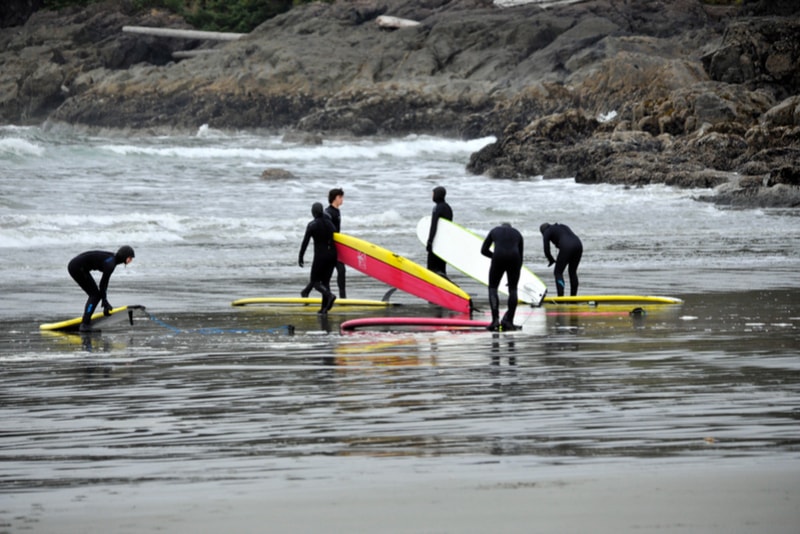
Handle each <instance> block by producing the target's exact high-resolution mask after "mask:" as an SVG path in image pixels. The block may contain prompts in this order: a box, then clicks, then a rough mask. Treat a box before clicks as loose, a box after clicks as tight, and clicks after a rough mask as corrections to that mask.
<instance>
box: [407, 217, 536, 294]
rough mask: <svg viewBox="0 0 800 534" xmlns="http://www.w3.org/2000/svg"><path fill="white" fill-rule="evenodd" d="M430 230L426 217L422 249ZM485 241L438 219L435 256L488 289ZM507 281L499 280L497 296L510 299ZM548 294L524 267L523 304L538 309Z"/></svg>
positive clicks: (420, 227) (419, 228) (421, 224)
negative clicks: (498, 293) (501, 294)
mask: <svg viewBox="0 0 800 534" xmlns="http://www.w3.org/2000/svg"><path fill="white" fill-rule="evenodd" d="M430 227H431V216H430V215H426V216H425V217H423V218H422V219H420V220H419V222H418V223H417V238H418V239H419V240H420V241H421V242H422V244H423V245H425V244H427V242H428V232H429V231H430ZM485 238H486V237H485V236H483V237H481V236H480V235H478V234H476V233H475V232H473V231H471V230H467V229H466V228H464V227H463V226H460V225H458V224H456V223H454V222H452V221H448V220H447V219H439V224H438V225H437V227H436V237H434V239H433V252H434V254H436V255H437V256H439V257H440V258H442V259H443V260H444V261H446V262H447V263H448V264H449V265H452V266H453V267H455V268H456V269H458V270H459V271H461V272H462V273H464V274H465V275H467V276H469V277H471V278H474V279H475V280H477V281H478V282H480V283H482V284H483V285H485V286H488V285H489V267H490V266H491V264H492V260H491V259H490V258H487V257H486V256H484V255H483V254H481V247H482V246H483V241H484V239H485ZM507 284H508V282H506V277H505V276H503V278H502V280H500V287H498V288H497V290H498V292H500V293H503V294H504V295H508V289H507ZM546 293H547V286H546V285H545V283H544V282H542V281H541V279H539V277H538V276H536V275H535V274H534V273H533V271H531V270H530V269H529V268H527V267H525V266H524V265H523V266H522V270H521V271H520V278H519V284H517V295H518V297H519V300H520V301H521V302H525V303H528V304H531V305H532V306H539V305H540V304H541V303H542V299H543V298H544V296H545V294H546Z"/></svg>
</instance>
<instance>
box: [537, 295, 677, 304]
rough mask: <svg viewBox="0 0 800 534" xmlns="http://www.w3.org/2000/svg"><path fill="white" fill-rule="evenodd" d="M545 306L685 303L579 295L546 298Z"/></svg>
mask: <svg viewBox="0 0 800 534" xmlns="http://www.w3.org/2000/svg"><path fill="white" fill-rule="evenodd" d="M544 304H545V305H563V304H573V305H584V306H598V305H601V304H631V305H648V304H656V305H675V304H683V301H682V300H681V299H679V298H675V297H660V296H649V295H577V296H574V297H567V296H564V297H558V296H555V297H545V299H544Z"/></svg>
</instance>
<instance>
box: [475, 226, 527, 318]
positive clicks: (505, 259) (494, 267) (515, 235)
mask: <svg viewBox="0 0 800 534" xmlns="http://www.w3.org/2000/svg"><path fill="white" fill-rule="evenodd" d="M492 244H494V252H493V251H492V248H491V247H492ZM523 248H524V244H523V239H522V234H521V233H519V231H518V230H517V229H516V228H513V227H512V226H511V225H510V224H509V223H503V224H501V225H500V226H496V227H494V228H492V230H491V231H490V232H489V235H487V236H486V239H485V240H484V241H483V246H482V247H481V254H483V255H484V256H486V257H488V258H491V259H492V263H491V266H490V267H489V307H490V308H491V309H492V323H491V324H490V325H489V327H488V328H489V330H505V331H509V330H517V329H518V328H519V327H518V326H515V325H514V314H515V313H516V312H517V302H518V301H519V297H518V296H517V284H519V274H520V271H521V270H522V252H523ZM504 274H505V275H506V281H507V282H508V310H506V313H505V314H504V315H503V320H502V321H499V320H498V319H499V317H500V297H499V295H498V294H497V288H498V287H499V286H500V280H501V279H502V278H503V275H504Z"/></svg>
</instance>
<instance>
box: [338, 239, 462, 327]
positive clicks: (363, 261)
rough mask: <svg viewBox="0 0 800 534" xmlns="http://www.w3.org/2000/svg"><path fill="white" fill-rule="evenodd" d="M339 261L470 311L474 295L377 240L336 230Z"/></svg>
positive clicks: (416, 293)
mask: <svg viewBox="0 0 800 534" xmlns="http://www.w3.org/2000/svg"><path fill="white" fill-rule="evenodd" d="M333 240H334V242H335V243H336V253H337V254H338V258H339V261H340V262H342V263H344V264H345V265H348V266H350V267H352V268H354V269H356V270H357V271H360V272H362V273H364V274H366V275H367V276H371V277H372V278H375V279H377V280H380V281H381V282H384V283H386V284H389V285H390V286H392V287H396V288H397V289H400V290H401V291H405V292H406V293H410V294H412V295H414V296H416V297H419V298H421V299H424V300H426V301H428V302H432V303H433V304H437V305H439V306H442V307H444V308H447V309H450V310H454V311H457V312H462V313H469V311H470V308H471V303H470V296H469V295H468V294H467V293H466V292H465V291H464V290H463V289H461V288H460V287H458V286H457V285H455V284H454V283H453V282H451V281H450V280H448V279H447V278H444V277H443V276H440V275H438V274H436V273H434V272H433V271H430V270H428V269H426V268H425V267H423V266H421V265H419V264H417V263H414V262H413V261H411V260H409V259H408V258H404V257H403V256H400V255H398V254H395V253H394V252H392V251H390V250H388V249H385V248H383V247H379V246H378V245H375V244H374V243H370V242H369V241H365V240H363V239H359V238H357V237H353V236H350V235H347V234H341V233H335V234H333Z"/></svg>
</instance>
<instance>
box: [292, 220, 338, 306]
mask: <svg viewBox="0 0 800 534" xmlns="http://www.w3.org/2000/svg"><path fill="white" fill-rule="evenodd" d="M312 213H313V214H314V220H312V221H311V222H309V223H308V226H306V233H305V236H303V243H302V245H300V255H299V256H298V263H299V264H300V266H301V267H302V266H303V256H304V255H305V253H306V248H308V242H309V240H311V239H313V240H314V261H313V262H312V263H311V284H312V286H313V287H314V289H316V290H317V291H319V292H320V293H321V294H322V307H321V308H320V312H323V313H324V312H327V311H328V309H330V306H332V305H333V301H334V300H335V299H336V297H335V296H334V295H333V293H331V290H330V283H331V275H332V274H333V269H334V267H335V266H336V247H335V245H334V243H333V233H334V232H335V231H336V228H335V227H334V226H333V222H332V221H331V220H330V218H329V217H326V216H325V215H324V214H323V212H322V209H321V206H320V209H319V212H312Z"/></svg>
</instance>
